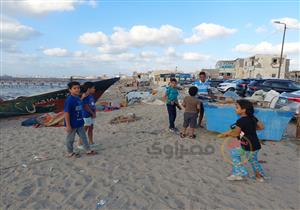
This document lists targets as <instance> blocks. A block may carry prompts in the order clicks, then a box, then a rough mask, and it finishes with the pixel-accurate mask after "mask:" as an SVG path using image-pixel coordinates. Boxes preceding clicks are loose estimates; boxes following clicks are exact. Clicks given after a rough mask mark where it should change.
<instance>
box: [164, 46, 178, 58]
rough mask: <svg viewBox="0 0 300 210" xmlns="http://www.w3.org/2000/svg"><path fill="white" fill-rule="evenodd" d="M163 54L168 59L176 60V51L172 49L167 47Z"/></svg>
mask: <svg viewBox="0 0 300 210" xmlns="http://www.w3.org/2000/svg"><path fill="white" fill-rule="evenodd" d="M165 54H166V56H167V57H169V58H177V57H179V55H178V54H177V53H176V50H175V48H174V47H168V48H167V49H166V51H165Z"/></svg>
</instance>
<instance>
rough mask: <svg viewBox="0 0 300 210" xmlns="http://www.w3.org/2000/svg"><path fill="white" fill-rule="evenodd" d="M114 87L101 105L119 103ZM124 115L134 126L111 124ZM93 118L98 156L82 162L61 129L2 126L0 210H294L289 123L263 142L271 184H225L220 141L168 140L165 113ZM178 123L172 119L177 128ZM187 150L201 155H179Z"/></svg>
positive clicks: (295, 171) (208, 136) (152, 109)
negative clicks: (280, 134) (69, 150)
mask: <svg viewBox="0 0 300 210" xmlns="http://www.w3.org/2000/svg"><path fill="white" fill-rule="evenodd" d="M116 86H117V85H115V86H113V87H112V89H111V91H108V92H107V93H105V94H104V95H103V97H102V98H101V100H104V101H105V100H108V99H111V98H118V97H120V93H121V92H122V91H121V92H118V91H116ZM127 113H135V114H136V116H137V118H138V120H137V121H135V122H130V123H122V124H116V125H112V124H110V121H111V119H113V118H114V117H117V116H120V115H124V114H127ZM97 114H98V115H97V118H96V124H95V131H94V136H95V142H96V143H97V144H98V146H96V148H95V149H96V150H97V151H98V153H99V154H98V155H96V156H86V155H85V154H84V151H79V150H78V151H79V152H80V153H81V154H82V157H81V158H66V157H64V153H65V151H66V148H65V145H64V139H65V131H64V128H62V127H58V128H53V127H48V128H46V127H43V128H33V127H22V126H21V121H22V120H23V119H25V118H26V117H19V118H10V119H2V120H1V121H0V133H1V151H0V153H1V189H2V191H1V198H0V209H96V204H97V203H98V202H99V201H101V200H103V201H104V202H105V204H104V205H103V206H102V207H101V209H299V197H300V191H299V167H300V166H299V141H298V140H296V139H294V138H293V135H294V134H295V124H294V123H290V125H289V127H288V129H287V132H286V134H285V137H284V139H283V140H282V141H281V142H271V141H265V142H264V145H263V148H262V151H261V152H260V157H259V159H260V160H261V161H262V162H263V163H262V165H263V167H264V169H265V172H266V174H267V176H270V177H271V180H267V181H266V182H265V183H259V182H256V181H255V180H253V179H250V178H249V179H247V180H245V181H240V182H230V181H227V180H226V176H228V175H229V174H230V164H229V163H226V162H225V161H224V157H223V155H222V153H221V146H222V143H223V140H222V139H218V138H217V134H216V133H213V132H209V131H207V130H205V129H203V128H199V129H197V132H196V134H197V138H196V139H195V140H191V139H189V138H185V139H183V140H182V139H181V138H180V137H179V136H178V135H176V134H174V133H170V132H169V131H168V129H167V128H168V116H167V111H166V108H165V106H158V105H146V104H136V105H133V106H129V107H126V108H122V109H120V110H115V111H112V112H98V113H97ZM182 120H183V111H178V117H177V120H176V124H177V126H178V127H179V128H180V127H181V125H182V122H183V121H182ZM180 148H182V149H183V150H180ZM191 148H196V149H195V150H197V151H199V148H200V149H201V150H202V153H199V152H196V153H191V152H190V153H184V152H180V151H192V149H191ZM248 168H249V169H250V166H248ZM249 171H250V173H251V174H252V170H249Z"/></svg>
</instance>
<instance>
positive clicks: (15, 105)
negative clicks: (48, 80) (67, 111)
mask: <svg viewBox="0 0 300 210" xmlns="http://www.w3.org/2000/svg"><path fill="white" fill-rule="evenodd" d="M118 80H119V78H113V79H107V80H101V81H96V82H94V84H95V88H96V92H95V94H94V95H93V96H94V98H95V100H96V101H97V100H98V99H99V98H100V97H101V96H102V94H103V93H104V92H105V91H106V90H107V89H108V88H109V87H110V86H111V85H113V84H114V83H115V82H117V81H118ZM68 94H69V91H68V89H63V90H58V91H54V92H50V93H45V94H40V95H36V96H30V97H19V98H17V99H14V100H9V101H4V102H1V103H0V118H5V117H11V116H21V115H28V114H34V113H47V112H60V111H63V109H64V102H65V99H66V98H67V96H68Z"/></svg>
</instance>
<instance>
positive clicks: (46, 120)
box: [21, 112, 64, 128]
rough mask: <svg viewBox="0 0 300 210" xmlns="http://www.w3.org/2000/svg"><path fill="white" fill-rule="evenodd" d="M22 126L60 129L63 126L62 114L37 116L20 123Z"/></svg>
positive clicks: (51, 113)
mask: <svg viewBox="0 0 300 210" xmlns="http://www.w3.org/2000/svg"><path fill="white" fill-rule="evenodd" d="M21 125H22V126H35V127H36V128H39V127H60V126H63V125H64V112H58V113H54V112H49V113H46V114H42V115H39V116H35V117H31V118H29V119H26V120H24V121H23V122H22V123H21Z"/></svg>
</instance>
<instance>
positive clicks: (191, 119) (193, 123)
mask: <svg viewBox="0 0 300 210" xmlns="http://www.w3.org/2000/svg"><path fill="white" fill-rule="evenodd" d="M197 118H198V113H193V112H185V113H184V115H183V127H184V128H187V127H189V126H190V128H196V127H197Z"/></svg>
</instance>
